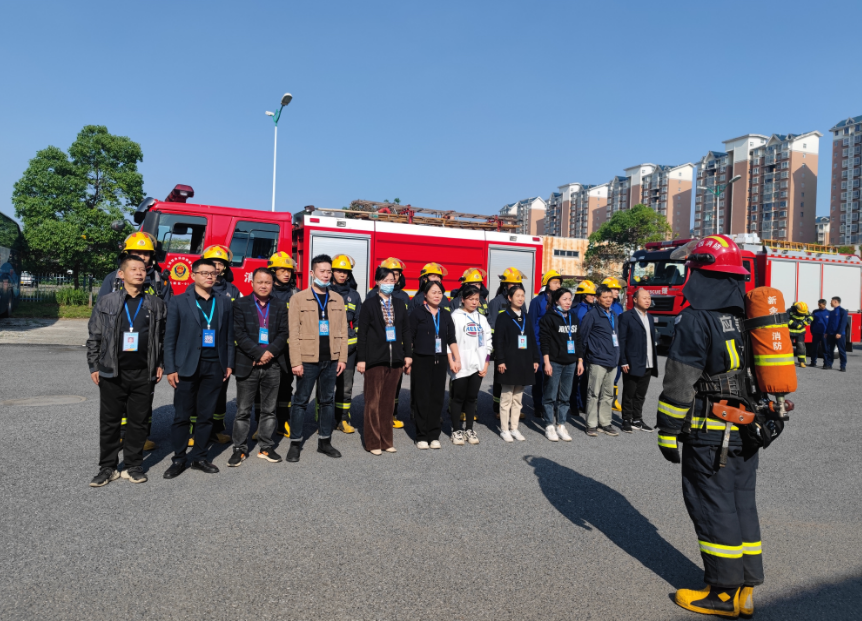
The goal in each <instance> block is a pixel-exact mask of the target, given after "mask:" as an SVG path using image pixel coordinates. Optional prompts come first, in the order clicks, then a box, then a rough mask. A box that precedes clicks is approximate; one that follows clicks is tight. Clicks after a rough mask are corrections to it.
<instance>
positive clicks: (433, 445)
mask: <svg viewBox="0 0 862 621" xmlns="http://www.w3.org/2000/svg"><path fill="white" fill-rule="evenodd" d="M428 446H429V447H431V448H433V449H438V448H441V447H440V440H431V444H429V445H428Z"/></svg>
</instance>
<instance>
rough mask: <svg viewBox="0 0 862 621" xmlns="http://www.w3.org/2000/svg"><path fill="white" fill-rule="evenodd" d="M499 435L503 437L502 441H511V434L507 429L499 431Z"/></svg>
mask: <svg viewBox="0 0 862 621" xmlns="http://www.w3.org/2000/svg"><path fill="white" fill-rule="evenodd" d="M500 437H501V438H502V439H503V442H511V441H512V434H511V433H509V432H508V431H501V432H500Z"/></svg>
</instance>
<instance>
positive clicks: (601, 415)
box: [581, 285, 620, 437]
mask: <svg viewBox="0 0 862 621" xmlns="http://www.w3.org/2000/svg"><path fill="white" fill-rule="evenodd" d="M613 302H614V294H613V293H612V292H611V289H610V288H609V287H608V286H607V285H599V287H598V289H596V305H595V306H594V307H593V308H591V309H590V310H589V311H588V312H587V314H586V315H584V319H583V321H581V339H582V341H583V344H584V351H585V353H586V355H585V357H584V358H585V360H586V362H587V363H588V364H589V365H590V383H589V387H588V389H587V428H586V434H587V435H588V436H590V437H595V436H596V435H598V433H597V432H598V431H601V432H602V433H606V434H608V435H609V436H618V435H619V433H618V432H617V431H616V430H615V429H614V428H613V426H612V425H611V411H612V408H613V404H614V376H615V374H616V372H617V364H619V360H620V345H619V337H618V332H617V330H618V329H619V315H617V314H616V313H615V312H614V311H613V309H612V308H611V305H612V304H613Z"/></svg>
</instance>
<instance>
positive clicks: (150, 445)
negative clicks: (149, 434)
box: [144, 439, 159, 451]
mask: <svg viewBox="0 0 862 621" xmlns="http://www.w3.org/2000/svg"><path fill="white" fill-rule="evenodd" d="M157 448H159V447H158V446H157V445H156V443H155V442H153V441H152V440H149V439H148V440H147V441H146V442H144V450H145V451H155V450H156V449H157Z"/></svg>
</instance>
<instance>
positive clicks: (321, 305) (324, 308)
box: [267, 290, 329, 319]
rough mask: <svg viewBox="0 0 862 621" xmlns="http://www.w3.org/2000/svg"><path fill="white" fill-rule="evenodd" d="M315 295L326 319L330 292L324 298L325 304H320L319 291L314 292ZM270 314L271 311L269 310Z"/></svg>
mask: <svg viewBox="0 0 862 621" xmlns="http://www.w3.org/2000/svg"><path fill="white" fill-rule="evenodd" d="M312 293H313V294H314V299H315V300H317V305H318V306H319V307H320V310H321V311H323V318H324V319H326V305H327V304H329V291H328V290H327V292H326V297H324V298H323V304H321V303H320V298H319V297H317V291H314V290H312ZM267 312H269V310H267Z"/></svg>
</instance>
